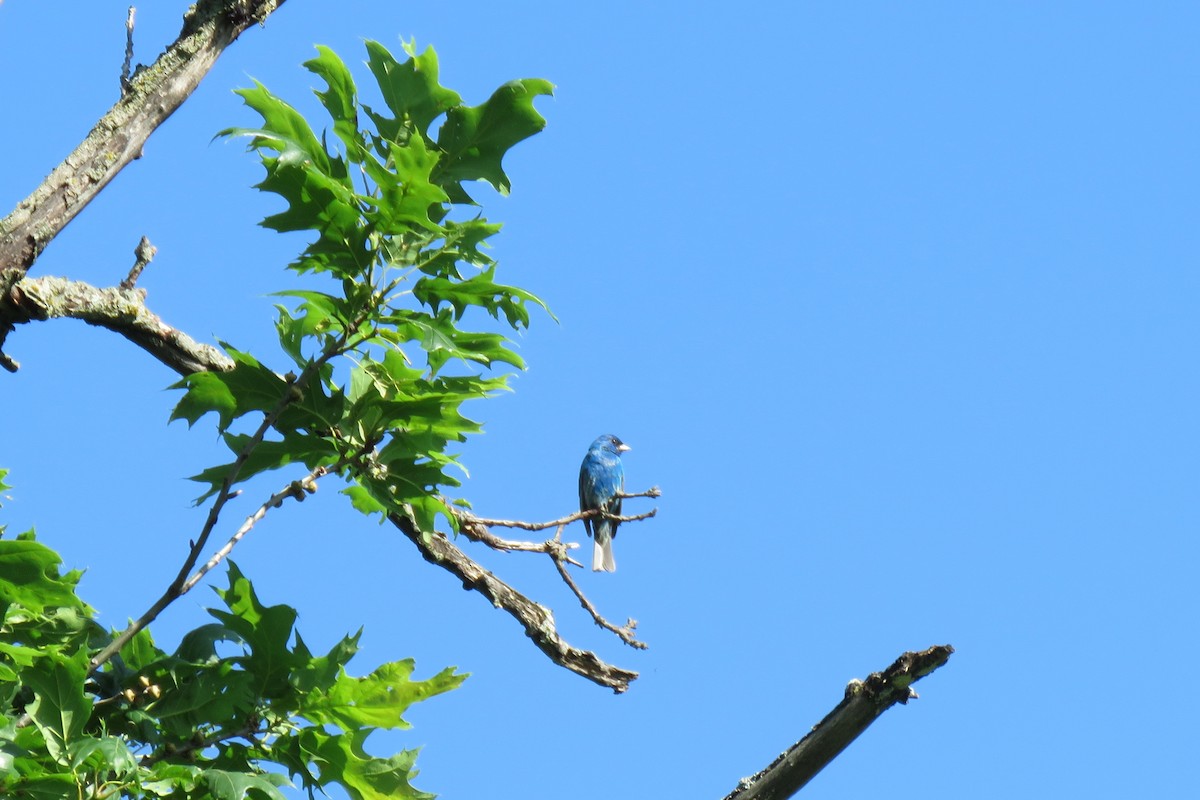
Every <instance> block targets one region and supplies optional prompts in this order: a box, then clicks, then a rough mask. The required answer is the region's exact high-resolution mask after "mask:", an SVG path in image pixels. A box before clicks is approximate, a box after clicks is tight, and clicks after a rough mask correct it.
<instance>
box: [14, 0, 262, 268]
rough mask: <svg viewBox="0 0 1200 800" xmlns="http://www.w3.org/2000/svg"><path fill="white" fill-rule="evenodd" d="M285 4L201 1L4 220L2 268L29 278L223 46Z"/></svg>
mask: <svg viewBox="0 0 1200 800" xmlns="http://www.w3.org/2000/svg"><path fill="white" fill-rule="evenodd" d="M283 3H284V0H198V2H196V3H195V4H194V5H193V6H192V7H191V8H190V9H189V10H188V12H187V13H186V14H185V15H184V18H183V29H182V30H181V31H180V33H179V37H178V38H177V39H176V40H175V41H174V42H173V43H172V44H171V45H170V46H168V47H167V49H166V50H164V51H163V52H162V54H161V55H159V57H158V58H157V59H156V60H155V61H154V63H153V64H152V65H151V66H149V67H147V68H145V69H138V70H137V71H136V72H135V73H134V74H133V75H132V76H131V77H130V79H129V91H128V92H126V93H123V94H122V96H121V98H120V99H119V100H118V101H117V102H116V104H115V105H113V106H112V108H110V109H109V110H108V111H107V112H106V113H105V114H104V116H102V117H101V118H100V119H99V120H98V121H97V122H96V125H95V127H93V128H92V130H91V131H90V132H89V133H88V135H87V137H86V138H85V139H84V140H83V141H82V142H81V143H80V144H79V146H78V147H76V148H75V150H74V152H72V153H71V154H70V155H69V156H67V157H66V159H64V160H63V162H62V163H61V164H59V165H58V166H57V167H55V169H54V171H53V172H51V173H50V175H49V176H47V178H46V179H45V180H44V181H42V183H41V185H40V186H38V187H37V188H36V189H34V190H33V193H32V194H30V195H29V196H28V197H26V198H25V199H24V200H22V201H21V202H20V203H18V204H17V207H16V208H15V209H14V210H13V211H12V212H11V213H10V214H9V215H8V216H7V217H5V218H4V219H3V220H0V269H15V270H17V271H19V272H20V273H24V272H26V271H27V270H28V269H29V268H30V267H31V266H32V265H33V262H34V261H36V260H37V257H38V256H39V255H40V254H41V252H42V251H43V250H44V249H45V248H46V246H47V245H48V244H50V242H51V241H53V240H54V237H56V236H57V235H58V234H59V232H61V231H62V229H63V228H65V227H66V226H67V224H68V223H69V222H70V221H71V220H72V219H74V218H75V215H76V214H78V213H79V212H80V211H81V210H82V209H83V208H84V207H85V206H86V205H87V204H88V203H90V202H91V201H92V199H93V198H94V197H95V196H96V195H97V194H98V193H99V192H100V191H101V190H102V189H103V188H104V187H105V186H107V185H108V183H109V181H111V180H112V179H113V177H115V176H116V175H117V173H119V172H120V171H121V170H122V169H124V168H125V166H126V165H127V164H129V162H131V161H133V160H134V159H137V158H139V157H141V154H142V147H143V146H144V145H145V143H146V140H147V139H148V138H149V137H150V134H152V133H153V132H154V131H155V130H156V129H157V128H158V126H159V125H161V124H162V123H163V122H164V121H166V119H167V118H168V117H170V116H171V114H173V113H174V112H175V109H177V108H179V106H180V105H182V104H183V102H184V101H185V100H187V98H188V97H189V96H191V94H192V92H193V91H194V90H195V89H196V86H197V85H199V83H200V81H201V80H202V79H203V78H204V76H205V75H207V74H208V71H209V70H210V69H211V68H212V66H213V64H215V63H216V60H217V58H218V57H219V56H220V55H221V53H222V52H224V50H225V48H226V47H228V46H229V45H230V44H232V43H233V42H234V41H235V40H236V39H237V38H238V36H239V35H241V33H242V32H243V31H244V30H246V29H247V28H249V27H250V26H251V25H254V24H256V23H261V22H263V21H264V20H266V18H267V17H268V16H270V14H271V13H272V12H274V11H275V10H276V9H277V8H279V6H281V5H283Z"/></svg>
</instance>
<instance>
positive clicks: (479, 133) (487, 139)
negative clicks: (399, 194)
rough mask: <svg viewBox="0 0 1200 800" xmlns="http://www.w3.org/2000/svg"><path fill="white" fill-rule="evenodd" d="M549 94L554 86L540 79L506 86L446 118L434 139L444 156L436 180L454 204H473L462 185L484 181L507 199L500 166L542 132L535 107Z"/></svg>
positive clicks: (506, 183) (542, 124) (505, 178)
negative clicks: (536, 101) (537, 100)
mask: <svg viewBox="0 0 1200 800" xmlns="http://www.w3.org/2000/svg"><path fill="white" fill-rule="evenodd" d="M553 93H554V85H553V84H551V83H550V82H549V81H544V80H541V79H539V78H526V79H524V80H516V81H509V82H508V83H506V84H504V85H503V86H501V87H500V88H499V89H497V90H496V91H495V92H494V93H493V94H492V96H491V97H490V98H488V100H487V102H486V103H484V104H482V105H478V106H457V107H455V108H452V109H450V110H449V111H447V112H446V121H445V122H444V123H443V124H442V127H441V129H440V130H439V131H438V138H437V143H438V147H440V148H441V149H442V151H443V152H444V153H445V154H446V155H445V157H444V158H443V160H442V163H441V164H440V166H439V170H438V173H437V176H436V177H437V180H438V183H440V184H441V185H442V186H443V188H445V189H446V192H447V193H448V194H449V195H450V198H451V200H452V201H453V202H455V203H469V202H471V198H470V196H469V195H468V194H467V193H466V191H464V190H463V188H462V185H461V182H462V181H475V180H485V181H487V182H488V183H490V184H492V186H494V187H495V188H496V191H498V192H500V194H503V195H506V194H508V192H509V189H510V188H511V184H510V183H509V180H508V176H507V175H506V174H505V173H504V169H503V167H502V166H501V160H502V159H503V158H504V154H505V153H506V152H508V150H509V148H511V147H512V146H513V145H515V144H516V143H517V142H520V141H522V140H523V139H527V138H529V137H530V136H532V135H534V134H535V133H537V132H538V131H540V130H542V128H544V127H546V120H545V118H544V117H543V116H542V115H541V114H539V113H538V112H537V110H536V109H535V108H534V107H533V101H534V98H536V97H538V96H540V95H549V94H553Z"/></svg>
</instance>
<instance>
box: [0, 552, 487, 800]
mask: <svg viewBox="0 0 1200 800" xmlns="http://www.w3.org/2000/svg"><path fill="white" fill-rule="evenodd" d="M78 579H79V574H78V573H76V572H66V573H64V572H62V569H61V562H60V560H59V557H58V555H57V554H55V553H54V552H53V551H52V550H50V549H49V548H48V547H46V546H45V545H43V544H41V543H40V542H37V541H36V540H35V539H34V538H33V536H32V534H24V535H22V536H20V537H18V538H17V539H16V540H12V541H0V708H3V718H2V720H0V796H2V797H6V798H64V800H65V799H66V798H72V799H76V798H84V797H87V798H102V797H118V796H125V797H144V798H153V797H161V798H195V799H196V800H199V799H200V798H212V799H213V800H242V798H274V799H275V800H283V798H284V795H283V794H282V792H281V791H280V787H281V786H285V785H288V784H289V783H290V782H291V781H297V782H298V783H299V784H300V785H301V786H302V787H304V788H305V789H307V790H308V793H309V795H310V796H313V795H314V793H315V792H316V791H317V790H318V789H320V788H321V787H324V786H330V785H332V784H335V783H336V784H340V785H341V786H342V787H344V789H345V790H346V792H347V794H348V795H349V796H350V797H352V798H355V800H376V799H381V798H393V797H401V798H430V797H432V795H429V794H426V793H424V792H421V791H419V790H417V789H415V788H414V787H413V786H412V784H411V779H412V777H413V775H414V774H415V770H414V768H413V765H414V761H415V758H416V751H415V750H405V751H403V752H400V753H397V754H395V755H392V756H388V757H378V756H373V755H371V754H370V753H369V752H368V751H367V749H366V740H367V737H368V736H369V734H370V733H371V731H373V730H376V729H381V728H382V729H389V728H405V727H408V725H407V723H406V722H405V721H404V719H403V714H404V712H405V711H406V710H407V709H408V708H409V706H411V705H412V704H413V703H415V702H419V701H421V700H424V699H425V698H427V697H431V696H433V695H436V694H440V693H442V692H445V691H449V690H451V689H454V688H455V687H457V686H458V685H459V684H460V683H461V682H462V681H463V679H464V678H465V675H462V674H457V673H455V672H454V671H453V670H452V669H447V670H443V671H442V672H440V673H438V674H437V675H434V676H433V677H431V678H429V679H427V680H413V679H412V672H413V662H412V661H411V660H405V661H397V662H392V663H388V664H384V665H383V666H381V667H379V668H378V669H376V670H374V671H373V672H371V673H370V674H369V675H366V676H363V677H353V676H351V675H350V674H349V673H347V671H346V664H347V663H348V662H349V661H350V659H351V658H352V657H353V656H354V654H355V653H356V651H357V649H358V639H359V635H360V633H361V631H360V633H356V634H354V635H352V636H346V637H344V638H343V639H342V640H341V641H339V642H338V643H337V644H335V645H334V646H333V647H332V648H331V649H330V650H329V651H328V652H327V653H324V654H320V655H314V654H313V653H312V651H311V650H310V649H309V647H308V645H307V644H306V643H305V642H304V640H303V639H302V638H301V636H300V634H299V632H298V631H296V630H295V628H294V625H295V621H296V611H295V610H294V609H292V608H290V607H289V606H285V605H273V606H266V605H264V604H263V603H262V602H261V601H260V600H259V598H258V597H257V595H256V594H255V591H254V588H253V586H252V585H251V583H250V581H249V579H247V578H246V577H245V576H244V575H243V574H242V573H241V571H240V570H239V569H238V568H237V566H236V565H233V564H231V565H230V569H229V584H228V587H227V588H224V589H221V590H218V592H217V594H218V596H219V597H220V600H221V605H222V607H221V608H215V609H211V610H210V611H209V613H210V614H211V615H212V617H213V618H214V620H215V621H214V622H210V623H209V624H206V625H202V626H200V627H198V628H196V629H195V630H193V631H191V632H190V633H188V634H187V635H186V636H184V637H183V639H182V641H181V642H180V644H179V646H178V648H176V650H175V651H174V652H173V653H167V652H165V651H163V650H162V649H160V648H159V647H158V646H157V645H156V644H155V643H154V640H153V638H152V637H151V635H150V633H149V631H148V630H142V631H140V632H139V633H138V634H137V635H136V636H134V637H133V639H131V640H130V641H129V643H128V644H126V645H125V647H123V648H122V649H121V651H120V654H119V656H118V657H116V658H114V659H113V660H111V661H110V662H109V663H108V664H106V665H105V666H104V668H103V669H102V670H100V671H94V672H93V671H92V670H91V669H90V667H89V657H90V656H91V655H92V654H94V653H95V652H97V651H98V650H99V649H101V648H102V647H103V646H104V645H105V644H107V643H108V641H110V640H111V634H110V633H107V632H105V631H104V630H103V629H102V628H101V627H100V626H99V625H98V624H96V622H95V621H94V619H93V612H92V609H90V608H89V607H88V606H87V605H86V604H85V603H84V602H83V601H81V600H80V599H79V598H78V596H77V595H76V593H75V588H76V584H77V582H78ZM289 779H290V780H289Z"/></svg>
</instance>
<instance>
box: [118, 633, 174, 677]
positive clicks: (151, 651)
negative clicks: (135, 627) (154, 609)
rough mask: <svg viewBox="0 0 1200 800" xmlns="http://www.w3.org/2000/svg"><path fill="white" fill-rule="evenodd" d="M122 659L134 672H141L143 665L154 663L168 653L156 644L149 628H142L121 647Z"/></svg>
mask: <svg viewBox="0 0 1200 800" xmlns="http://www.w3.org/2000/svg"><path fill="white" fill-rule="evenodd" d="M120 655H121V660H122V661H123V662H124V663H125V666H127V667H128V668H129V669H130V670H132V671H133V672H139V671H141V670H142V668H143V667H146V666H148V665H150V664H153V663H154V662H155V661H158V660H159V659H161V658H162V657H163V656H165V655H166V653H164V652H163V651H162V650H159V649H158V648H157V647H155V646H154V638H153V637H152V636H151V635H150V629H149V628H142V629H141V630H139V631H138V632H137V633H135V634H134V635H133V638H132V639H130V640H129V641H128V642H126V643H125V646H124V647H122V648H121V653H120Z"/></svg>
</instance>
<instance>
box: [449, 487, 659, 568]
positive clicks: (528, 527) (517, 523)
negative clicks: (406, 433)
mask: <svg viewBox="0 0 1200 800" xmlns="http://www.w3.org/2000/svg"><path fill="white" fill-rule="evenodd" d="M650 492H658V493H657V494H650V493H649V492H642V493H640V494H626V495H621V496H622V497H660V496H661V495H662V493H661V492H659V491H658V489H651V490H650ZM456 513H457V514H458V516H459V518H460V519H467V520H470V521H472V522H476V523H478V524H480V525H483V526H485V527H488V528H518V529H520V530H523V531H544V530H549V529H550V528H561V527H562V526H563V525H569V524H571V523H572V522H577V521H579V520H581V519H591V518H592V517H605V518H606V519H615V520H616V521H617V522H639V521H641V520H643V519H650V518H651V517H653V516H655V515H657V514H658V509H657V508H652V509H650V510H649V511H647V512H646V513H644V514H632V515H630V516H624V517H623V516H620V515H618V514H606V513H604V512H603V511H601V510H599V509H591V510H590V511H576V512H575V513H574V514H568V515H567V516H565V517H560V518H559V519H552V520H550V521H549V522H524V521H522V520H519V519H486V518H484V517H477V516H475V515H474V514H469V513H467V512H465V511H457V512H456ZM539 552H540V551H539Z"/></svg>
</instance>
